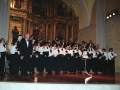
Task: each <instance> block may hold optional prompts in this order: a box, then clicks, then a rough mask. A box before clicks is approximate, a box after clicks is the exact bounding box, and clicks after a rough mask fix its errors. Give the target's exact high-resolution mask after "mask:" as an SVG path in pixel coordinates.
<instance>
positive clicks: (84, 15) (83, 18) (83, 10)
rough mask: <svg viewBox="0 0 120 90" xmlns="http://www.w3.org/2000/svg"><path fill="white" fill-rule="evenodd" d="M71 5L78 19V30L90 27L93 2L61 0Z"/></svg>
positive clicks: (93, 0) (86, 0)
mask: <svg viewBox="0 0 120 90" xmlns="http://www.w3.org/2000/svg"><path fill="white" fill-rule="evenodd" d="M63 1H64V2H66V3H67V4H69V5H72V7H73V8H74V11H75V13H76V15H77V16H78V17H79V29H82V28H85V27H87V26H90V21H91V13H92V8H93V5H94V2H95V0H63Z"/></svg>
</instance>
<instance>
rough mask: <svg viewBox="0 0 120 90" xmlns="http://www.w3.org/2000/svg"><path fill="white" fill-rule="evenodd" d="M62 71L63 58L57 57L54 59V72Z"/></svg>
mask: <svg viewBox="0 0 120 90" xmlns="http://www.w3.org/2000/svg"><path fill="white" fill-rule="evenodd" d="M60 69H61V56H57V57H55V58H54V68H53V70H54V71H56V72H60Z"/></svg>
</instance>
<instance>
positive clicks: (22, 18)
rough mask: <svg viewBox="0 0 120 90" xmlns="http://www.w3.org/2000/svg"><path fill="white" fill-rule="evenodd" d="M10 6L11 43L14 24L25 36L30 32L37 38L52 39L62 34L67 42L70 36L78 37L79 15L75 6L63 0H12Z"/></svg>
mask: <svg viewBox="0 0 120 90" xmlns="http://www.w3.org/2000/svg"><path fill="white" fill-rule="evenodd" d="M10 7H11V8H10V30H9V37H10V38H9V44H10V43H11V41H12V40H11V37H12V30H13V26H17V27H18V29H19V31H20V32H19V34H21V35H23V36H24V34H25V33H27V32H29V33H30V34H34V35H36V36H37V37H36V38H38V37H39V36H40V37H42V38H43V39H44V38H45V37H47V38H49V39H51V40H52V39H54V38H55V37H56V36H60V35H61V36H60V38H61V37H62V38H65V40H66V42H67V41H68V39H69V38H70V37H72V38H73V40H74V39H76V38H77V35H78V34H77V31H78V28H79V27H78V24H79V21H78V17H77V16H76V14H75V12H74V9H73V7H72V6H70V5H67V4H66V3H65V2H64V1H62V0H11V2H10ZM36 27H37V29H36ZM37 30H38V31H37ZM36 31H37V32H39V33H37V34H38V35H37V34H35V33H36Z"/></svg>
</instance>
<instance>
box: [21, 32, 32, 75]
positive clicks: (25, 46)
mask: <svg viewBox="0 0 120 90" xmlns="http://www.w3.org/2000/svg"><path fill="white" fill-rule="evenodd" d="M29 38H30V35H29V34H28V33H27V34H25V38H22V40H21V42H20V59H21V61H20V70H21V76H27V75H28V74H27V70H28V64H29V59H30V58H32V42H31V41H30V40H29Z"/></svg>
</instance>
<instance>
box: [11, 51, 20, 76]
mask: <svg viewBox="0 0 120 90" xmlns="http://www.w3.org/2000/svg"><path fill="white" fill-rule="evenodd" d="M19 59H20V56H19V55H18V53H15V54H12V55H11V60H10V72H11V73H12V74H17V73H18V72H19Z"/></svg>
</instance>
